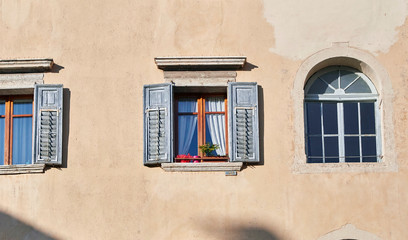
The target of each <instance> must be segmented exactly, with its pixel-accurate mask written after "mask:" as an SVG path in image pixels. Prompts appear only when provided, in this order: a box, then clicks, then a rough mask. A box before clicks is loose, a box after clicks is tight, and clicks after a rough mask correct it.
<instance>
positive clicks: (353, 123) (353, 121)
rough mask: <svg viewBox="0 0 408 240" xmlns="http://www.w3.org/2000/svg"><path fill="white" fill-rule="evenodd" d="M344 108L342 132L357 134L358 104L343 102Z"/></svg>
mask: <svg viewBox="0 0 408 240" xmlns="http://www.w3.org/2000/svg"><path fill="white" fill-rule="evenodd" d="M343 108H344V133H345V134H358V104H357V103H352V102H345V103H343Z"/></svg>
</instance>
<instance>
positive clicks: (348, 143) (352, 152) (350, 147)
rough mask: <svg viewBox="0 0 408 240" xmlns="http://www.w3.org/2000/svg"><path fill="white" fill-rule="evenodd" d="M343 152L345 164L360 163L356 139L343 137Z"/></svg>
mask: <svg viewBox="0 0 408 240" xmlns="http://www.w3.org/2000/svg"><path fill="white" fill-rule="evenodd" d="M344 150H345V154H346V162H360V145H359V138H358V137H345V138H344Z"/></svg>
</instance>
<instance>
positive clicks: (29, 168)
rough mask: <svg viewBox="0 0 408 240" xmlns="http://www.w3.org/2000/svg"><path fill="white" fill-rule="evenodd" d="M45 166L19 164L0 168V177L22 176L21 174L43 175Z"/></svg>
mask: <svg viewBox="0 0 408 240" xmlns="http://www.w3.org/2000/svg"><path fill="white" fill-rule="evenodd" d="M44 168H45V164H19V165H2V166H0V175H6V174H23V173H43V172H44Z"/></svg>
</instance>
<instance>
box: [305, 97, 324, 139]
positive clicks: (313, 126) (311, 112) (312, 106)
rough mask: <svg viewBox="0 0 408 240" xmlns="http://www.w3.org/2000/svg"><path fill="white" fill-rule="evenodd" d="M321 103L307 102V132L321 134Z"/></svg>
mask: <svg viewBox="0 0 408 240" xmlns="http://www.w3.org/2000/svg"><path fill="white" fill-rule="evenodd" d="M320 115H321V114H320V103H317V102H306V121H307V134H309V135H310V134H321V133H322V128H321V118H320V117H321V116H320Z"/></svg>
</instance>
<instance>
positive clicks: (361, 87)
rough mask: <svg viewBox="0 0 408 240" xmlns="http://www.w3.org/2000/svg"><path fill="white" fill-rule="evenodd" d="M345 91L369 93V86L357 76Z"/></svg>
mask: <svg viewBox="0 0 408 240" xmlns="http://www.w3.org/2000/svg"><path fill="white" fill-rule="evenodd" d="M345 92H346V93H371V90H370V87H369V86H368V85H367V83H366V82H365V81H364V80H363V79H361V78H359V79H358V80H357V81H355V82H354V83H353V84H351V86H350V87H349V88H347V89H346V90H345Z"/></svg>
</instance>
